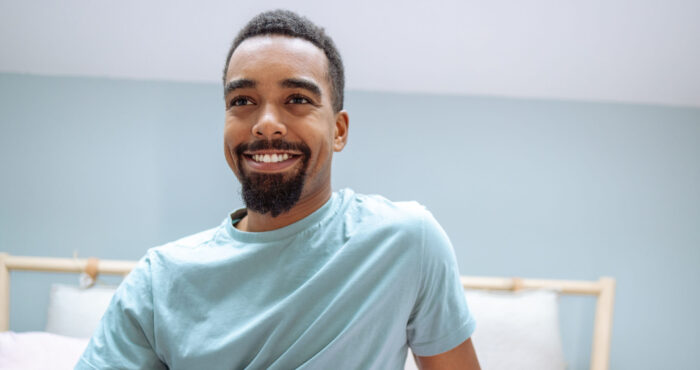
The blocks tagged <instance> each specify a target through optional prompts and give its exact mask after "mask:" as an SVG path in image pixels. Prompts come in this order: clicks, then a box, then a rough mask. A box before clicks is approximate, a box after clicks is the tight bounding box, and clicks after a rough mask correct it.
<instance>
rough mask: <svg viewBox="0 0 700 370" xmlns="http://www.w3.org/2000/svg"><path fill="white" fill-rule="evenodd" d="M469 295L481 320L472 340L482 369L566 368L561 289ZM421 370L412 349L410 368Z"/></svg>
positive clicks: (468, 300)
mask: <svg viewBox="0 0 700 370" xmlns="http://www.w3.org/2000/svg"><path fill="white" fill-rule="evenodd" d="M465 296H466V299H467V302H468V304H469V310H470V311H471V313H472V315H474V318H475V319H476V330H475V331H474V334H473V335H472V342H473V344H474V348H475V349H476V355H477V357H478V358H479V363H480V364H481V368H482V369H484V370H506V369H507V370H521V369H522V370H532V369H538V370H561V369H565V368H566V362H565V360H564V353H563V351H562V345H561V336H560V332H559V307H558V301H557V297H558V296H557V294H556V293H555V292H552V291H544V290H532V291H521V292H517V293H512V292H489V291H484V290H466V291H465ZM416 368H417V367H416V366H415V363H414V362H413V355H412V354H411V352H410V351H409V353H408V358H407V359H406V366H405V369H406V370H409V369H411V370H413V369H416Z"/></svg>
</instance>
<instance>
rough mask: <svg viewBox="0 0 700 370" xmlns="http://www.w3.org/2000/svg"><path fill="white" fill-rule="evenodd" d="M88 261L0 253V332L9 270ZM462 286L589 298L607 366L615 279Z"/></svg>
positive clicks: (594, 361) (60, 268) (601, 364)
mask: <svg viewBox="0 0 700 370" xmlns="http://www.w3.org/2000/svg"><path fill="white" fill-rule="evenodd" d="M88 260H89V259H78V258H44V257H22V256H10V255H8V254H7V253H0V331H7V330H9V323H10V271H11V270H24V271H45V272H72V273H81V272H84V271H85V270H86V268H87V266H88ZM134 266H136V262H135V261H117V260H99V262H98V264H97V272H98V273H100V274H110V275H123V276H126V274H128V273H129V271H131V269H132V268H134ZM462 285H463V286H464V288H468V289H485V290H503V291H517V290H520V289H550V290H555V291H557V292H559V293H560V294H574V295H593V296H596V298H597V304H596V311H595V319H594V327H593V346H592V350H591V367H590V368H591V370H608V368H609V364H610V335H611V333H612V318H613V308H614V301H615V279H613V278H610V277H603V278H600V280H598V281H574V280H548V279H522V278H498V277H471V276H462Z"/></svg>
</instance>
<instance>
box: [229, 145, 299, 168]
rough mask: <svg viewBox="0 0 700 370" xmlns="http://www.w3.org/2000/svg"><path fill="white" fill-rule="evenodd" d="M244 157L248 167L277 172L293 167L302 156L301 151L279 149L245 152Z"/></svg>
mask: <svg viewBox="0 0 700 370" xmlns="http://www.w3.org/2000/svg"><path fill="white" fill-rule="evenodd" d="M243 158H245V162H246V164H247V165H248V167H250V168H252V169H253V170H257V171H266V172H268V171H269V172H277V171H282V170H286V169H288V168H290V167H292V166H293V165H294V164H295V163H296V162H297V161H298V160H299V159H300V158H302V154H301V153H294V152H286V151H279V150H262V151H256V152H244V153H243Z"/></svg>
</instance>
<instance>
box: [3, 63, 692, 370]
mask: <svg viewBox="0 0 700 370" xmlns="http://www.w3.org/2000/svg"><path fill="white" fill-rule="evenodd" d="M346 106H347V109H348V111H349V112H350V139H349V145H348V147H347V148H346V150H345V151H344V152H343V153H340V154H338V155H337V156H336V158H335V164H334V174H333V181H334V188H340V187H352V188H354V189H355V190H357V191H360V192H365V193H380V194H383V195H385V196H387V197H389V198H390V199H394V200H405V199H416V200H419V201H420V202H421V203H423V204H425V205H426V206H428V208H429V209H430V210H431V211H432V212H433V213H434V214H435V216H436V217H437V219H438V220H439V221H440V222H441V223H442V225H443V227H444V228H445V229H446V230H447V232H448V234H449V235H450V237H451V239H452V241H453V244H454V246H455V250H456V253H457V258H458V260H459V264H460V268H461V271H462V273H463V274H468V275H487V276H488V275H496V276H523V277H543V278H566V279H597V278H598V277H599V276H603V275H609V276H613V277H615V278H616V279H617V281H618V291H617V296H616V311H615V322H614V331H613V342H612V368H614V369H660V368H663V369H692V368H696V366H697V363H700V352H698V351H697V348H700V321H699V320H698V319H697V313H696V312H697V311H698V307H699V305H700V289H698V286H700V109H697V108H677V107H676V108H673V107H660V106H644V105H630V104H608V103H586V102H561V101H545V100H518V99H505V98H483V97H464V96H438V95H419V94H391V93H377V92H364V91H350V92H348V93H347V102H346ZM222 129H223V101H222V98H221V88H220V86H219V85H217V84H191V83H173V82H143V81H125V80H109V79H89V78H69V77H46V76H28V75H14V74H0V155H1V156H2V161H0V174H1V176H2V181H0V205H1V206H0V250H2V251H7V252H9V253H10V254H18V255H36V256H56V257H69V256H71V255H72V253H73V251H74V250H77V251H78V252H79V255H80V256H84V257H86V256H91V255H95V256H99V257H101V258H116V259H138V258H139V257H140V256H141V255H142V254H143V253H144V251H145V250H146V249H147V248H148V247H150V246H154V245H158V244H162V243H164V242H166V241H169V240H172V239H175V238H178V237H181V236H184V235H187V234H190V233H194V232H196V231H199V230H203V229H205V228H209V227H212V226H214V225H216V224H218V223H219V222H220V221H221V220H222V219H223V218H224V217H225V216H226V213H227V211H229V210H232V209H234V208H237V207H240V206H241V205H242V204H241V201H240V199H239V193H238V185H237V182H236V181H235V178H234V176H233V175H232V174H231V173H230V171H229V169H228V167H227V165H226V163H225V160H224V156H223V142H222V138H221V133H222ZM39 275H41V274H32V273H24V272H17V273H13V276H12V278H13V285H12V295H11V296H12V303H11V314H12V317H11V329H12V330H16V331H25V330H41V329H42V328H43V325H44V324H45V321H44V320H45V318H44V317H45V310H46V301H47V296H48V283H49V281H55V280H59V281H64V282H75V281H76V278H75V277H74V276H61V275H57V274H50V275H48V276H44V275H41V276H39ZM30 291H31V294H28V293H29V292H30ZM561 315H562V317H561V321H562V328H563V339H564V345H565V352H566V355H567V358H568V360H569V361H570V363H571V368H572V369H585V368H587V366H588V354H589V351H590V338H591V328H592V315H593V300H592V299H590V298H578V297H575V298H563V299H562V313H561Z"/></svg>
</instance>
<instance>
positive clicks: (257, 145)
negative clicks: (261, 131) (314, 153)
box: [234, 139, 311, 157]
mask: <svg viewBox="0 0 700 370" xmlns="http://www.w3.org/2000/svg"><path fill="white" fill-rule="evenodd" d="M269 149H277V150H289V151H295V152H301V153H302V154H303V156H304V157H309V156H310V155H311V148H309V146H308V145H306V144H305V143H303V142H289V141H284V140H282V139H274V140H259V141H253V142H252V143H240V144H238V145H236V147H235V148H234V151H235V153H236V155H237V156H238V157H240V156H242V155H243V153H244V152H246V151H256V150H269Z"/></svg>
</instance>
